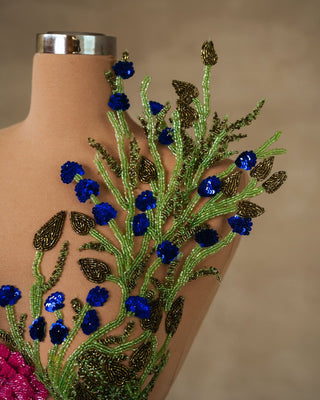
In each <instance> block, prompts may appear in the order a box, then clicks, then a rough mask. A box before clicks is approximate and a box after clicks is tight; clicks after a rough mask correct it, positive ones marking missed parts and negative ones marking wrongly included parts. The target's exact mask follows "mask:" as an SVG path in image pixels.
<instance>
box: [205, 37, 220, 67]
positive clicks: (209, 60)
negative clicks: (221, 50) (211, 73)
mask: <svg viewBox="0 0 320 400" xmlns="http://www.w3.org/2000/svg"><path fill="white" fill-rule="evenodd" d="M201 58H202V62H203V64H204V65H215V64H217V62H218V55H217V53H216V52H215V49H214V46H213V43H212V41H211V40H209V41H208V40H206V41H205V42H204V43H203V45H202V48H201Z"/></svg>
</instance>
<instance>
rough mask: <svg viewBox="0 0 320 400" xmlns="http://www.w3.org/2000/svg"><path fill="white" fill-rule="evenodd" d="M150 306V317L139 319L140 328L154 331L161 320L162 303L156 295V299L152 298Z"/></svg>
mask: <svg viewBox="0 0 320 400" xmlns="http://www.w3.org/2000/svg"><path fill="white" fill-rule="evenodd" d="M150 307H151V310H150V318H144V319H140V325H141V327H142V329H144V330H150V331H152V332H153V333H156V332H157V330H158V329H159V326H160V323H161V320H162V305H161V301H160V298H159V297H158V298H157V299H155V300H152V301H151V302H150Z"/></svg>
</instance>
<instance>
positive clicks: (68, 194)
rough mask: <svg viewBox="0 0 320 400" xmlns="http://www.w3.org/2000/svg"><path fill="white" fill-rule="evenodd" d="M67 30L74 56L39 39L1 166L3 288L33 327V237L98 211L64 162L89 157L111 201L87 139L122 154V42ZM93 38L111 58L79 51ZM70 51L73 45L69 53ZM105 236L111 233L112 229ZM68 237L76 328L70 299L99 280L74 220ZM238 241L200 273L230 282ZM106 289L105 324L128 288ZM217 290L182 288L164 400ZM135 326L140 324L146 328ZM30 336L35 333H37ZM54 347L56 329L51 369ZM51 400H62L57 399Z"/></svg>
mask: <svg viewBox="0 0 320 400" xmlns="http://www.w3.org/2000/svg"><path fill="white" fill-rule="evenodd" d="M59 35H60V36H61V37H64V43H67V42H68V41H69V42H70V41H71V44H70V43H69V46H71V51H70V52H71V54H58V52H59V51H58V50H57V48H54V47H52V49H51V50H50V51H51V53H48V52H45V51H44V50H43V49H44V48H46V49H47V50H48V48H49V47H50V46H49V45H48V44H45V45H43V42H42V44H41V43H40V42H41V40H40V39H39V38H38V50H39V49H40V50H39V52H37V53H36V54H35V55H34V59H33V77H32V97H31V105H30V111H29V114H28V116H27V118H26V119H25V120H24V121H22V122H20V123H17V124H15V125H13V126H10V127H7V128H5V129H2V130H1V131H0V148H1V157H0V167H1V171H2V173H1V176H0V182H1V188H2V190H3V196H2V197H1V200H0V202H1V208H0V209H1V213H0V224H1V233H0V235H1V250H0V253H1V265H0V276H1V284H10V285H14V286H16V287H18V288H19V289H20V290H21V292H22V298H21V299H20V301H19V302H18V303H17V305H16V312H17V315H19V314H20V313H23V312H25V313H27V314H28V317H27V323H26V327H27V328H28V327H29V326H30V325H31V323H32V318H31V315H30V312H29V310H30V306H29V289H30V287H31V285H32V283H33V276H32V263H33V258H34V253H35V250H34V248H33V246H32V241H33V237H34V234H35V232H36V231H37V230H38V229H39V228H40V227H41V226H42V225H43V224H44V223H45V222H46V221H48V220H49V219H50V218H51V217H52V216H53V215H54V214H56V213H57V212H59V211H60V210H66V211H67V212H70V211H72V210H78V211H81V212H83V213H85V214H87V215H90V214H91V209H92V203H91V202H90V201H88V202H86V203H84V204H81V205H80V204H79V202H78V200H77V199H76V197H75V196H74V194H73V191H70V187H68V186H66V185H63V184H62V182H61V180H60V177H59V173H60V166H61V165H62V164H63V163H65V162H66V161H67V160H71V161H77V162H79V163H81V164H82V165H83V167H84V168H85V170H86V176H88V177H89V176H90V177H91V178H92V179H95V180H96V181H97V182H98V183H99V184H100V188H101V191H100V200H101V201H108V202H110V201H111V193H110V192H109V191H107V190H106V189H105V188H104V183H103V180H102V178H101V176H99V175H98V174H97V171H96V169H95V166H94V165H93V162H92V160H93V158H94V150H93V149H92V148H91V147H89V145H88V141H87V138H88V137H92V138H94V139H95V140H96V141H97V142H99V143H101V144H103V145H104V146H105V147H106V148H107V149H108V151H109V153H110V154H111V155H112V156H113V157H115V158H118V153H117V146H116V140H115V135H114V131H113V128H112V126H111V124H110V122H109V120H108V118H107V116H106V112H107V111H109V110H110V108H109V107H108V101H109V98H110V95H111V89H110V86H109V84H108V82H107V81H106V79H105V75H104V74H105V72H106V71H108V70H111V68H112V65H113V64H114V63H115V62H116V57H115V52H114V49H115V39H114V38H110V37H109V38H108V37H106V36H104V35H99V34H85V33H80V34H79V33H68V32H65V33H52V36H56V37H58V36H59ZM85 35H87V36H89V37H91V38H93V39H96V40H97V39H99V40H101V41H102V42H105V43H107V45H106V48H108V46H109V48H108V50H105V52H103V53H102V54H99V52H98V51H97V50H94V52H93V54H82V53H81V51H80V52H79V49H78V51H77V46H80V48H81V43H80V42H79V40H82V39H83V36H85ZM66 37H67V39H66ZM70 37H71V39H70ZM72 38H73V39H72ZM74 38H76V39H74ZM79 38H80V39H79ZM77 40H78V41H77ZM39 43H40V44H39ZM79 43H80V44H79ZM110 43H111V44H110ZM41 46H42V47H41ZM43 46H44V47H43ZM46 46H47V47H46ZM63 52H67V51H66V50H65V49H64V50H63V51H62V53H63ZM132 101H134V100H133V99H132ZM137 101H138V99H137ZM125 118H126V121H127V123H128V125H129V128H130V130H131V131H132V132H133V133H134V135H135V137H136V139H137V141H138V144H139V147H140V149H141V154H142V155H143V156H145V157H147V158H148V159H152V156H151V154H150V150H149V148H148V142H147V140H146V136H145V133H144V130H143V128H142V127H141V126H140V125H138V124H137V123H136V122H134V121H133V120H132V119H131V117H130V116H129V114H128V113H127V112H126V113H125ZM159 153H160V156H161V158H162V160H164V161H163V164H164V165H165V168H166V171H165V172H166V174H168V175H170V174H171V173H172V171H173V168H174V161H175V159H174V157H173V156H172V154H171V153H170V152H169V151H167V150H166V148H165V146H163V147H159ZM230 164H231V161H229V160H224V161H222V162H218V163H217V164H215V166H214V167H212V168H211V169H210V170H209V171H207V175H206V176H208V175H217V174H218V173H220V172H222V171H224V170H225V169H226V168H227V167H228V166H229V165H230ZM246 181H247V178H246V174H242V178H241V183H240V188H239V190H241V188H243V187H244V186H245V184H246ZM115 185H117V187H118V188H119V189H120V186H121V181H120V180H118V181H115ZM148 188H149V186H148V185H147V184H139V189H141V190H147V189H148ZM4 194H5V195H4ZM200 205H201V204H199V205H198V207H200ZM229 216H230V215H226V216H223V217H222V216H221V217H217V218H215V219H214V220H212V221H210V225H211V226H213V227H214V229H215V230H217V231H218V232H219V236H221V237H224V236H225V235H226V234H227V233H228V232H229V231H230V226H229V225H228V223H227V218H228V217H229ZM117 222H118V225H119V227H120V228H123V229H124V225H125V211H122V212H121V211H120V210H119V214H118V217H117ZM105 235H106V236H108V233H105ZM60 240H69V242H70V248H69V255H68V259H67V261H66V266H65V269H64V272H63V275H62V277H61V279H60V281H59V283H58V285H57V290H59V291H61V292H63V293H65V294H66V296H67V301H66V307H65V308H64V318H65V319H64V322H65V324H66V325H69V326H71V324H72V315H73V312H72V309H71V307H70V300H71V299H72V298H74V297H79V298H85V296H86V294H87V293H88V291H89V290H90V289H91V288H92V284H91V283H90V282H87V281H85V280H84V279H83V275H82V272H81V271H80V268H79V266H78V263H77V261H78V259H79V252H78V250H77V249H78V248H79V246H80V245H81V244H82V243H83V240H82V238H81V237H79V236H78V235H76V234H75V232H74V231H73V230H72V229H71V226H70V224H68V223H66V224H65V225H64V228H63V233H62V237H61V239H60ZM238 242H239V236H238V235H237V237H236V238H235V239H234V240H233V241H232V242H231V243H230V244H229V245H227V246H226V247H224V248H223V249H221V250H220V251H219V252H218V253H217V254H215V255H213V256H210V257H209V258H208V259H206V260H204V261H203V262H201V263H200V264H199V265H198V266H197V269H198V268H201V267H204V266H209V265H210V266H214V267H217V268H218V270H219V272H220V275H221V277H222V280H223V277H224V275H225V273H226V271H227V268H228V265H229V263H230V261H231V259H232V256H233V254H234V252H235V250H236V248H237V245H238ZM193 247H194V242H193V243H189V244H187V245H186V246H185V248H184V254H188V252H190V251H191V250H192V248H193ZM57 251H58V250H54V251H52V254H51V253H50V252H48V254H47V255H46V259H45V262H44V264H43V266H42V273H43V274H44V275H45V276H49V275H50V271H52V267H53V266H54V265H55V262H56V258H57ZM86 256H88V257H90V256H92V257H94V256H95V253H94V252H93V251H91V250H88V252H87V253H86ZM103 258H104V260H105V261H106V262H107V263H108V264H110V265H112V263H114V260H112V259H111V257H110V258H108V254H104V255H103ZM163 271H164V270H163V269H161V268H159V269H158V270H157V271H156V273H155V276H157V277H158V278H159V279H161V278H163V277H164V272H163ZM106 287H108V290H109V293H110V300H109V301H108V306H106V307H104V308H103V309H102V308H101V309H100V310H99V313H100V314H99V316H100V321H101V324H105V323H107V322H108V321H111V320H113V319H114V318H115V317H116V316H117V313H118V309H119V304H120V292H119V290H117V288H116V285H113V284H112V283H111V282H110V283H109V282H106ZM218 287H219V282H218V281H217V279H216V278H215V277H214V276H211V277H207V278H205V279H198V280H196V281H193V282H190V283H189V284H188V285H186V286H184V287H183V288H182V289H181V292H180V293H179V294H180V295H182V296H184V297H185V305H184V311H183V317H182V320H181V323H180V325H179V328H178V330H177V332H176V333H175V335H174V337H173V339H172V340H171V342H170V346H169V350H170V357H169V360H168V363H167V365H166V366H165V368H164V370H163V372H162V373H161V374H160V377H159V379H158V380H157V382H156V384H155V387H154V389H153V391H152V392H151V394H150V397H149V398H150V399H151V400H162V399H164V398H165V397H166V395H167V393H168V391H169V389H170V387H171V385H172V384H173V382H174V380H175V377H176V376H177V374H178V372H179V370H180V368H181V366H182V364H183V362H184V360H185V358H186V356H187V354H188V351H189V349H190V346H191V344H192V342H193V340H194V338H195V337H196V334H197V332H198V330H199V327H200V325H201V323H202V321H203V319H204V317H205V315H206V313H207V310H208V308H209V306H210V304H211V303H212V301H213V299H214V296H215V294H216V292H217V289H218ZM54 321H55V318H54V316H52V319H51V320H50V316H49V317H48V321H47V323H48V325H50V324H51V323H53V322H54ZM0 328H1V329H6V330H9V326H8V324H7V320H6V318H5V312H4V310H3V309H0ZM135 329H137V330H139V329H140V330H141V328H140V327H139V324H137V325H136V328H135ZM119 332H121V330H120V331H119ZM119 332H118V333H119ZM25 334H26V338H28V335H29V332H28V329H26V333H25ZM114 334H117V332H114ZM157 337H158V342H159V346H161V343H162V342H163V341H164V339H165V333H164V329H163V327H162V326H160V328H159V330H158V332H157ZM86 338H87V337H86V336H85V335H84V334H83V333H82V332H79V334H78V335H77V337H76V338H75V340H74V342H73V344H72V345H71V347H70V349H69V350H68V353H67V355H66V356H68V355H69V354H71V352H72V351H73V350H74V349H75V348H76V347H77V346H78V345H79V343H81V342H83V341H84V340H85V339H86ZM27 340H28V339H27ZM207 345H208V344H207ZM51 346H52V344H51V343H50V338H49V337H48V335H47V337H46V338H45V340H44V342H42V343H41V346H40V355H41V361H42V363H43V364H44V365H46V363H47V357H48V351H49V349H50V348H51ZM48 398H49V399H53V397H50V396H49V397H48Z"/></svg>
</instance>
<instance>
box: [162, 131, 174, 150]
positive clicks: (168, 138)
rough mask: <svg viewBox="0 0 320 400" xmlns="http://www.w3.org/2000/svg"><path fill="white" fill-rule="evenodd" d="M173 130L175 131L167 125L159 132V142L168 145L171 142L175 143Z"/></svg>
mask: <svg viewBox="0 0 320 400" xmlns="http://www.w3.org/2000/svg"><path fill="white" fill-rule="evenodd" d="M171 132H173V129H172V128H168V127H166V128H164V129H162V131H161V132H160V133H159V136H158V142H159V143H161V144H164V145H167V146H168V145H169V144H171V143H173V142H174V140H173V137H172V135H171Z"/></svg>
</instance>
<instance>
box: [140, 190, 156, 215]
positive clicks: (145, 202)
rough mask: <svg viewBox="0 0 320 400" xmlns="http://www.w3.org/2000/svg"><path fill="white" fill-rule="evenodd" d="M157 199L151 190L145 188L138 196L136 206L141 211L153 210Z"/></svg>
mask: <svg viewBox="0 0 320 400" xmlns="http://www.w3.org/2000/svg"><path fill="white" fill-rule="evenodd" d="M156 203H157V199H156V198H155V197H154V196H153V193H152V192H151V190H145V191H144V192H142V193H140V194H139V196H138V197H137V198H136V207H137V209H138V210H140V211H147V210H151V209H152V208H155V207H156Z"/></svg>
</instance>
